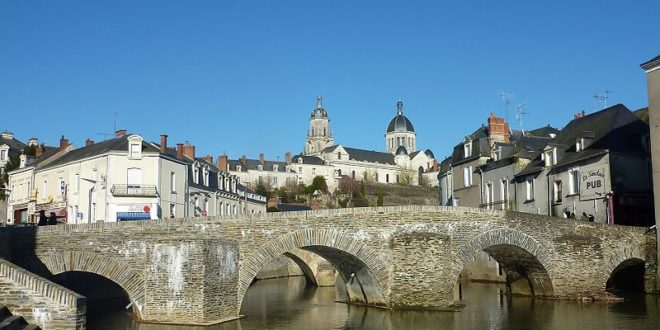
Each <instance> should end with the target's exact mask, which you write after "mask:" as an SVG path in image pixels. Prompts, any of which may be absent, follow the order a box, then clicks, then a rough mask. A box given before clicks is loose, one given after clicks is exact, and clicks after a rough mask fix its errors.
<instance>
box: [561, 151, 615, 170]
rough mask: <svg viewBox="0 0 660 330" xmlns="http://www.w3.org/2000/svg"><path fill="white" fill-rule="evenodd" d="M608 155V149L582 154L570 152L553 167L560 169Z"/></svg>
mask: <svg viewBox="0 0 660 330" xmlns="http://www.w3.org/2000/svg"><path fill="white" fill-rule="evenodd" d="M605 154H607V150H606V149H586V150H583V151H580V152H568V153H566V154H565V155H564V157H562V158H561V159H560V160H559V161H558V162H557V164H555V165H554V166H553V168H556V167H560V166H565V165H570V164H573V163H577V162H580V161H583V160H585V159H589V158H592V157H596V156H600V155H605Z"/></svg>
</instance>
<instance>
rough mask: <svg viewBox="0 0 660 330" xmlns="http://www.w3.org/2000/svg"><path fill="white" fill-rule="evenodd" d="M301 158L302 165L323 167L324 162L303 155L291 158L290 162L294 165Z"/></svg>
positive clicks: (314, 157) (317, 158)
mask: <svg viewBox="0 0 660 330" xmlns="http://www.w3.org/2000/svg"><path fill="white" fill-rule="evenodd" d="M300 158H302V160H303V164H313V165H325V162H324V161H323V159H321V158H319V157H316V156H304V155H297V156H293V158H291V162H292V163H294V164H298V159H300Z"/></svg>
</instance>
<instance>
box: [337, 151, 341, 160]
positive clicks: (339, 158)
mask: <svg viewBox="0 0 660 330" xmlns="http://www.w3.org/2000/svg"><path fill="white" fill-rule="evenodd" d="M337 159H338V160H341V152H338V153H337Z"/></svg>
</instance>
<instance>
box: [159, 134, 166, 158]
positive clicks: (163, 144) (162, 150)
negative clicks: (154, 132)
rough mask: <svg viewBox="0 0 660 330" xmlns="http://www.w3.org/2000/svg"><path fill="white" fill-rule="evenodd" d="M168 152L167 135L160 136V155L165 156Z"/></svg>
mask: <svg viewBox="0 0 660 330" xmlns="http://www.w3.org/2000/svg"><path fill="white" fill-rule="evenodd" d="M166 151H167V134H161V135H160V153H161V154H164V153H165V152H166Z"/></svg>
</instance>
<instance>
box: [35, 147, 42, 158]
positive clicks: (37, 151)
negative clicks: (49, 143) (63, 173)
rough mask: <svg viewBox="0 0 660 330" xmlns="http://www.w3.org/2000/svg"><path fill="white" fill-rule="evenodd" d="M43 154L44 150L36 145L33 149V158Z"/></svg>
mask: <svg viewBox="0 0 660 330" xmlns="http://www.w3.org/2000/svg"><path fill="white" fill-rule="evenodd" d="M43 153H44V148H42V147H41V146H40V145H38V146H37V147H36V148H35V149H34V156H35V157H39V156H41V154H43Z"/></svg>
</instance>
